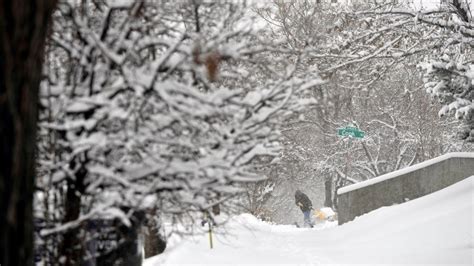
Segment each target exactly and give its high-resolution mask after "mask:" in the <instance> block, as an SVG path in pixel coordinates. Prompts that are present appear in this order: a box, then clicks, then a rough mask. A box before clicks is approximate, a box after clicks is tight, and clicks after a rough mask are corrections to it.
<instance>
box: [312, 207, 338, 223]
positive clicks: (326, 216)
mask: <svg viewBox="0 0 474 266" xmlns="http://www.w3.org/2000/svg"><path fill="white" fill-rule="evenodd" d="M314 216H315V217H316V218H317V219H319V220H321V221H323V220H328V221H333V220H335V219H336V213H335V212H334V211H333V210H332V209H331V208H329V207H324V208H321V209H319V210H315V211H314Z"/></svg>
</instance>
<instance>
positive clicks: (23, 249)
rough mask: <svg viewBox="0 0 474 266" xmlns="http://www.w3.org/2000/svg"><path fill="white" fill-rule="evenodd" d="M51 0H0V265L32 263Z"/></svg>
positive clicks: (52, 2) (52, 7)
mask: <svg viewBox="0 0 474 266" xmlns="http://www.w3.org/2000/svg"><path fill="white" fill-rule="evenodd" d="M54 6H55V1H54V0H34V1H32V0H0V265H2V266H9V265H33V212H32V203H33V189H34V188H33V187H34V176H35V147H36V121H37V102H38V89H39V83H40V79H41V67H42V63H43V55H44V46H45V40H46V34H47V31H48V24H49V20H50V17H51V14H52V12H53V9H54Z"/></svg>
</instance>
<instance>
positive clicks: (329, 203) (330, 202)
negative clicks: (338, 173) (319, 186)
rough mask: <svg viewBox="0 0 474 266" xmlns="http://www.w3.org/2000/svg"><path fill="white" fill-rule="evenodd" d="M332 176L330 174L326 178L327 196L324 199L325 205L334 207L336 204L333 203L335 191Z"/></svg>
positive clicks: (325, 188)
mask: <svg viewBox="0 0 474 266" xmlns="http://www.w3.org/2000/svg"><path fill="white" fill-rule="evenodd" d="M332 182H333V180H332V176H331V175H328V176H327V177H326V179H325V180H324V192H325V193H324V196H325V199H324V207H331V208H333V207H334V206H333V205H334V204H333V200H332V197H333V191H332Z"/></svg>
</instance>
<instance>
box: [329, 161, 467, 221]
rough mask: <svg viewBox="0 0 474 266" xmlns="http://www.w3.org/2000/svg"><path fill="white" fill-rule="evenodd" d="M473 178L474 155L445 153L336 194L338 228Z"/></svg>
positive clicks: (346, 188)
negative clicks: (359, 217)
mask: <svg viewBox="0 0 474 266" xmlns="http://www.w3.org/2000/svg"><path fill="white" fill-rule="evenodd" d="M472 175H474V153H472V152H471V153H468V152H456V153H448V154H445V155H442V156H439V157H436V158H434V159H431V160H428V161H425V162H422V163H419V164H416V165H413V166H410V167H407V168H404V169H401V170H398V171H395V172H392V173H388V174H385V175H382V176H379V177H376V178H373V179H369V180H367V181H364V182H360V183H357V184H354V185H350V186H346V187H343V188H341V189H339V190H338V191H337V194H338V220H339V224H343V223H346V222H348V221H351V220H353V219H354V218H355V217H357V216H360V215H363V214H365V213H368V212H370V211H372V210H375V209H378V208H380V207H383V206H390V205H393V204H398V203H403V202H405V201H408V200H412V199H416V198H419V197H422V196H424V195H427V194H430V193H432V192H435V191H438V190H440V189H443V188H445V187H447V186H450V185H452V184H454V183H456V182H459V181H461V180H463V179H465V178H467V177H469V176H472Z"/></svg>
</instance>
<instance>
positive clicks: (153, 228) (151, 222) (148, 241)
mask: <svg viewBox="0 0 474 266" xmlns="http://www.w3.org/2000/svg"><path fill="white" fill-rule="evenodd" d="M158 215H159V214H158V213H157V210H152V211H150V212H149V213H148V218H147V220H148V221H147V224H146V229H147V230H146V231H145V236H144V237H145V241H144V242H145V243H144V244H145V258H149V257H152V256H156V255H158V254H161V253H162V252H163V251H164V250H165V248H166V241H165V240H164V237H163V236H162V235H161V234H160V232H159V230H158V229H159V227H160V226H162V225H159V224H157V223H156V221H155V219H154V218H155V217H157V216H158Z"/></svg>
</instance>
